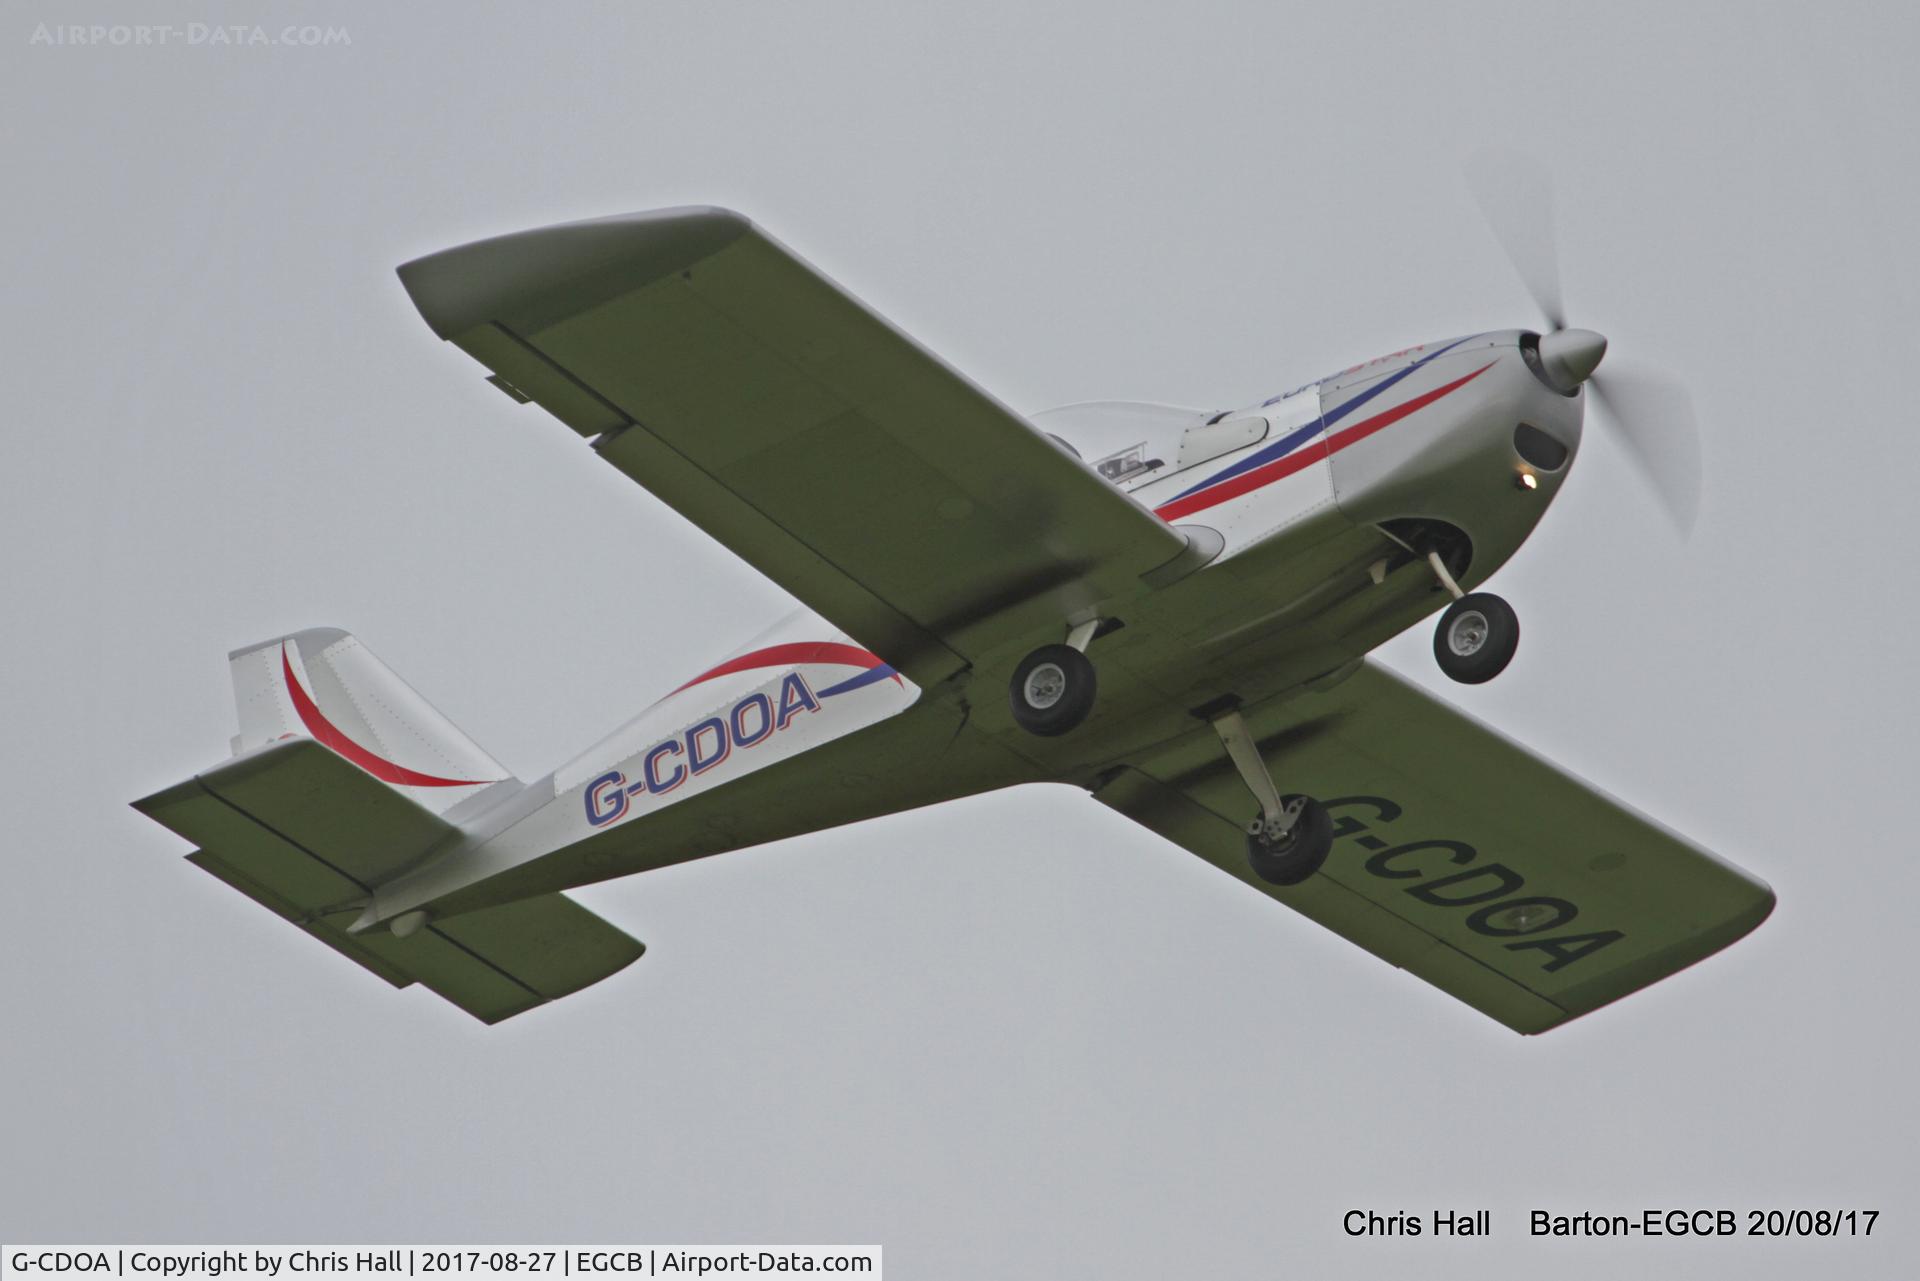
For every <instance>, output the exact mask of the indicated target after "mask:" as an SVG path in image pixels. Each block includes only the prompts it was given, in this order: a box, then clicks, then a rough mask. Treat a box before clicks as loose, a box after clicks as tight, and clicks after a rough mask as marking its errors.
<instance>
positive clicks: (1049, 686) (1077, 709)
mask: <svg viewBox="0 0 1920 1281" xmlns="http://www.w3.org/2000/svg"><path fill="white" fill-rule="evenodd" d="M1098 687H1099V681H1098V679H1097V678H1096V677H1095V675H1094V670H1093V661H1092V660H1091V659H1089V658H1088V657H1087V656H1086V655H1085V654H1082V653H1081V652H1080V651H1079V650H1077V649H1075V648H1074V647H1073V646H1071V645H1042V646H1041V647H1040V648H1039V649H1036V650H1034V651H1033V653H1031V654H1028V655H1027V656H1026V657H1025V658H1023V659H1021V660H1020V666H1018V667H1016V668H1014V669H1013V680H1012V681H1011V682H1009V683H1008V687H1007V695H1008V699H1009V701H1010V702H1011V703H1012V705H1013V719H1014V721H1015V722H1016V723H1017V724H1018V725H1019V726H1020V728H1021V729H1023V730H1026V731H1027V733H1029V734H1038V735H1039V736H1040V737H1042V738H1057V737H1059V736H1060V735H1062V734H1065V733H1066V732H1067V731H1069V730H1071V729H1073V728H1074V727H1075V726H1077V725H1079V724H1080V722H1081V721H1084V720H1086V719H1087V713H1088V712H1091V711H1092V710H1093V697H1094V694H1095V693H1096V692H1097V691H1098Z"/></svg>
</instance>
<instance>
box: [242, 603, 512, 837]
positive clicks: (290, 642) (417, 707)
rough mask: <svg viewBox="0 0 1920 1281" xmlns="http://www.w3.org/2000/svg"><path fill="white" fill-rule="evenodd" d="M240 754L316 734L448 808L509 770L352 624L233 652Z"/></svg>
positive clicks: (429, 803) (436, 807)
mask: <svg viewBox="0 0 1920 1281" xmlns="http://www.w3.org/2000/svg"><path fill="white" fill-rule="evenodd" d="M229 659H230V661H231V664H232V672H233V693H234V702H235V704H236V705H237V707H238V710H239V714H240V732H239V734H237V735H235V736H234V739H233V751H234V754H235V755H236V756H237V755H240V754H241V753H243V752H249V751H252V750H254V749H256V748H259V747H263V746H265V745H266V744H268V743H273V742H278V741H280V740H282V739H290V738H302V737H305V738H311V739H314V740H315V741H317V742H319V743H321V744H322V745H323V746H326V747H328V748H331V749H332V750H333V751H334V752H336V753H337V754H339V755H340V756H343V757H345V758H346V759H347V760H349V761H351V762H352V763H353V764H355V765H357V766H359V767H360V768H361V769H363V770H365V771H366V772H367V773H369V774H371V775H373V776H374V777H375V778H377V779H379V780H380V781H381V782H383V783H386V784H387V785H388V786H390V787H392V788H394V789H395V790H396V791H399V792H401V793H402V794H404V795H405V796H407V797H408V798H409V799H411V800H413V801H414V802H415V803H416V804H419V805H420V806H422V807H424V808H425V809H428V810H430V811H432V812H433V813H436V814H442V813H445V812H446V811H447V810H449V809H451V808H453V806H455V805H457V804H459V803H460V802H461V801H463V800H466V799H467V798H468V797H470V796H475V795H477V794H479V792H480V791H481V790H483V789H484V788H487V787H490V786H492V785H494V784H496V783H500V782H504V781H507V780H509V778H510V775H509V774H508V773H507V771H506V769H505V768H504V767H503V766H501V764H500V763H499V762H498V761H496V760H494V759H493V757H491V756H489V755H488V754H487V753H486V751H485V750H484V749H482V748H481V746H480V745H479V744H478V743H476V742H474V741H473V740H472V739H470V738H468V737H467V736H466V735H465V734H463V733H461V732H460V730H459V729H458V728H457V727H456V726H455V725H454V724H453V722H452V721H449V720H448V719H447V718H446V717H445V716H442V715H441V714H440V712H439V711H437V710H436V709H435V708H434V706H433V705H432V704H431V703H429V702H427V700H426V699H424V698H422V697H421V696H420V695H419V693H418V692H416V691H415V690H414V688H413V687H412V686H411V685H408V684H407V683H406V682H405V681H403V680H401V679H400V678H399V677H398V676H396V675H395V674H394V673H393V672H392V671H391V670H389V669H388V667H387V666H386V664H384V663H382V662H381V661H380V660H379V659H377V658H375V657H374V656H373V652H372V651H371V650H369V649H368V648H367V647H366V646H364V645H362V644H361V643H360V642H359V641H357V640H355V639H354V638H353V637H352V636H351V635H349V634H348V633H346V632H343V631H340V630H339V629H338V628H332V627H316V628H309V629H308V630H306V631H303V632H295V633H293V634H292V635H290V636H282V637H279V638H277V639H274V640H271V641H267V642H265V643H264V644H260V645H253V646H249V647H247V648H245V649H241V650H236V651H234V653H232V654H231V655H229Z"/></svg>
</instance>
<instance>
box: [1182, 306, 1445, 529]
mask: <svg viewBox="0 0 1920 1281" xmlns="http://www.w3.org/2000/svg"><path fill="white" fill-rule="evenodd" d="M1479 336H1480V335H1479V334H1468V335H1467V336H1466V337H1465V338H1456V339H1455V340H1454V341H1452V342H1450V343H1448V344H1447V345H1446V346H1444V347H1442V348H1440V350H1438V351H1435V352H1432V353H1430V354H1428V355H1425V356H1422V357H1421V358H1420V359H1418V360H1416V361H1414V362H1413V363H1412V364H1411V365H1408V366H1407V367H1406V368H1405V369H1402V370H1401V371H1400V372H1399V373H1397V374H1393V375H1391V376H1389V377H1386V378H1383V379H1381V380H1380V381H1379V382H1377V383H1375V384H1374V385H1373V386H1371V387H1369V388H1367V389H1366V390H1365V391H1363V392H1361V393H1360V394H1359V395H1358V396H1355V397H1354V398H1353V399H1352V400H1349V401H1348V402H1347V403H1346V404H1344V405H1341V406H1340V407H1339V408H1338V409H1331V410H1328V411H1327V412H1326V413H1324V414H1322V415H1321V416H1320V417H1318V418H1316V419H1315V420H1314V421H1312V422H1310V423H1308V424H1307V425H1306V426H1305V427H1302V428H1300V429H1299V430H1298V431H1295V432H1292V433H1290V434H1289V435H1287V436H1286V437H1284V438H1282V439H1280V440H1277V441H1275V442H1274V443H1273V444H1271V445H1268V446H1267V447H1266V448H1265V449H1261V450H1256V451H1255V452H1253V453H1251V454H1249V455H1247V456H1246V457H1245V458H1242V459H1241V460H1240V461H1239V462H1237V463H1235V464H1233V466H1231V467H1228V468H1227V469H1226V470H1224V471H1220V472H1216V473H1214V474H1213V475H1211V476H1209V477H1207V478H1206V479H1205V480H1203V481H1201V482H1200V483H1199V484H1197V485H1194V486H1193V487H1191V488H1189V489H1184V490H1182V491H1181V492H1179V493H1177V494H1175V495H1174V496H1173V497H1172V498H1169V499H1167V500H1166V501H1167V502H1170V503H1173V502H1179V501H1180V500H1181V499H1182V498H1185V497H1187V496H1188V495H1190V494H1197V493H1199V492H1200V491H1201V490H1203V489H1206V488H1208V487H1209V486H1212V485H1217V484H1219V483H1220V482H1221V481H1223V480H1232V479H1233V478H1234V477H1235V476H1238V475H1239V474H1240V473H1241V472H1245V471H1252V470H1253V469H1254V468H1255V467H1262V466H1265V465H1266V464H1267V463H1270V462H1272V461H1273V460H1274V459H1276V458H1285V457H1286V456H1287V455H1288V454H1290V453H1292V452H1293V451H1294V450H1296V449H1298V448H1299V447H1300V446H1302V445H1304V444H1306V443H1307V442H1308V441H1309V440H1312V439H1313V438H1314V437H1315V436H1318V435H1319V434H1320V433H1321V432H1322V431H1325V430H1326V429H1327V428H1329V427H1331V426H1333V425H1334V424H1335V423H1337V422H1339V421H1340V420H1341V419H1342V418H1345V417H1346V416H1347V415H1348V414H1350V413H1352V412H1353V411H1354V410H1356V409H1358V408H1360V406H1362V405H1364V404H1366V403H1367V402H1368V401H1370V400H1372V399H1373V398H1374V397H1375V396H1378V395H1379V394H1380V393H1381V392H1383V391H1385V390H1387V388H1389V387H1392V386H1393V385H1394V384H1395V383H1398V382H1399V381H1400V380H1401V379H1403V378H1405V377H1406V376H1407V375H1409V374H1411V373H1412V372H1413V371H1414V370H1416V369H1418V368H1420V367H1421V366H1422V365H1424V364H1426V363H1427V362H1428V361H1430V360H1437V359H1439V358H1440V357H1441V356H1444V355H1446V354H1447V353H1448V352H1450V351H1452V350H1453V349H1454V348H1455V347H1458V346H1459V345H1460V344H1461V343H1466V342H1471V341H1473V340H1474V339H1475V338H1478V337H1479Z"/></svg>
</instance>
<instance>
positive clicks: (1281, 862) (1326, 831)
mask: <svg viewBox="0 0 1920 1281" xmlns="http://www.w3.org/2000/svg"><path fill="white" fill-rule="evenodd" d="M1302 799H1303V800H1305V801H1306V803H1307V804H1306V807H1305V808H1304V809H1302V810H1301V811H1300V816H1299V817H1298V818H1296V819H1294V821H1293V830H1292V831H1290V832H1288V833H1287V835H1286V837H1285V838H1283V839H1282V840H1279V841H1274V840H1270V839H1268V838H1267V837H1265V836H1263V835H1262V834H1261V833H1260V832H1259V830H1258V829H1259V828H1260V827H1261V826H1262V822H1261V819H1260V818H1259V817H1258V816H1256V817H1255V818H1254V820H1253V822H1252V823H1251V824H1250V825H1249V830H1248V832H1247V861H1248V862H1249V863H1251V864H1253V874H1254V875H1255V876H1257V877H1259V878H1260V879H1261V880H1263V881H1265V882H1266V883H1267V884H1269V885H1298V884H1300V882H1302V881H1304V880H1306V879H1307V878H1308V877H1309V876H1312V875H1313V874H1314V873H1315V872H1317V871H1319V870H1320V868H1321V866H1322V865H1323V864H1324V863H1325V862H1326V861H1327V854H1328V853H1329V852H1330V851H1331V850H1332V849H1333V818H1332V816H1330V815H1329V814H1328V813H1327V807H1326V806H1324V805H1322V804H1321V803H1320V802H1319V801H1316V800H1314V799H1313V798H1312V797H1311V796H1308V797H1298V796H1285V797H1282V798H1281V800H1282V801H1284V802H1285V803H1286V804H1289V805H1291V804H1292V803H1293V802H1294V801H1295V800H1302Z"/></svg>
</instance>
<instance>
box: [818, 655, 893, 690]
mask: <svg viewBox="0 0 1920 1281" xmlns="http://www.w3.org/2000/svg"><path fill="white" fill-rule="evenodd" d="M892 675H893V669H892V668H891V667H888V666H887V665H886V664H885V663H882V664H880V666H878V667H869V668H868V669H867V670H866V671H864V672H861V673H860V674H859V675H858V676H850V677H848V678H847V679H846V680H843V681H841V682H840V683H839V684H838V685H830V686H828V687H827V688H826V689H823V690H821V691H820V697H821V698H832V697H833V696H834V695H835V694H845V693H847V692H848V691H849V690H856V689H862V688H864V687H866V686H868V685H871V684H873V683H874V682H875V681H883V680H886V679H887V678H888V677H889V676H892Z"/></svg>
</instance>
